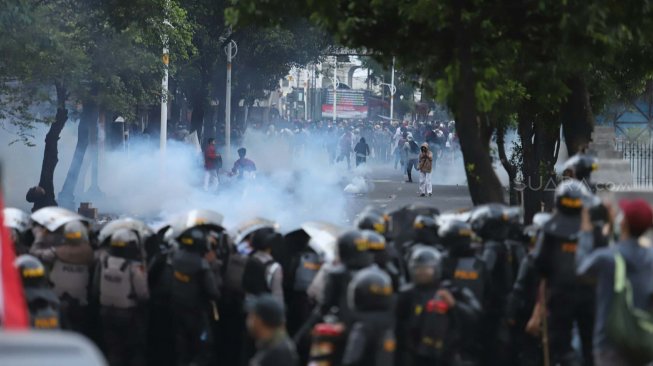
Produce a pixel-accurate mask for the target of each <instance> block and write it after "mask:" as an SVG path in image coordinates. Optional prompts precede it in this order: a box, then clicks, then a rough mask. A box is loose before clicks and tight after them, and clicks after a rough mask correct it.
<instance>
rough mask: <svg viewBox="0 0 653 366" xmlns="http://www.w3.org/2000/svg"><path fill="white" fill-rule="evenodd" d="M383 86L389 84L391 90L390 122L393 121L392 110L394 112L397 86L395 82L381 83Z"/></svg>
mask: <svg viewBox="0 0 653 366" xmlns="http://www.w3.org/2000/svg"><path fill="white" fill-rule="evenodd" d="M379 85H381V86H387V87H388V89H389V90H390V122H392V112H393V103H392V102H393V100H394V99H395V98H394V97H395V93H396V92H397V87H396V86H395V85H394V84H388V83H381V84H379Z"/></svg>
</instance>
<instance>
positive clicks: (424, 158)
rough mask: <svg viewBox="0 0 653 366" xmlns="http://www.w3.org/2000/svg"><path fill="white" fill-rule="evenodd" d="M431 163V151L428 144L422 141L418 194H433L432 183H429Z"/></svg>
mask: <svg viewBox="0 0 653 366" xmlns="http://www.w3.org/2000/svg"><path fill="white" fill-rule="evenodd" d="M432 164H433V153H431V151H429V144H427V143H423V144H422V146H421V147H420V154H419V166H418V168H417V170H419V195H420V197H424V196H426V195H427V194H428V195H429V197H431V196H432V195H433V184H432V183H431V169H432Z"/></svg>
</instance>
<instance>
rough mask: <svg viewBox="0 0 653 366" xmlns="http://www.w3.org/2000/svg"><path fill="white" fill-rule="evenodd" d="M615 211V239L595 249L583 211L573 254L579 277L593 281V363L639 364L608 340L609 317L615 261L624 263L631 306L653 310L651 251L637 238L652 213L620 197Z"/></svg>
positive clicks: (645, 205) (637, 201) (641, 204)
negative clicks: (613, 241)
mask: <svg viewBox="0 0 653 366" xmlns="http://www.w3.org/2000/svg"><path fill="white" fill-rule="evenodd" d="M614 211H616V210H613V220H614V228H615V230H616V234H618V238H619V239H618V242H617V243H616V245H615V246H614V247H613V248H600V249H595V250H593V249H594V248H593V246H594V240H593V237H592V233H593V226H592V223H591V220H590V215H589V211H588V210H587V209H585V210H584V211H583V215H582V226H581V234H580V238H579V243H578V252H577V254H576V262H577V271H578V274H579V275H580V276H584V277H586V278H592V279H594V280H596V318H595V321H594V364H595V366H630V365H633V366H638V365H637V364H635V363H633V362H631V361H630V360H629V359H628V356H629V354H628V351H626V350H624V349H620V348H619V347H618V346H617V345H616V344H615V342H614V340H613V339H610V336H609V323H608V318H609V316H610V312H611V310H613V309H611V306H612V304H614V302H613V298H614V296H615V293H614V286H615V267H616V261H617V260H619V261H622V263H624V264H625V267H626V268H625V269H626V271H625V273H626V279H627V281H628V283H629V284H630V290H631V294H632V304H633V306H634V307H635V308H636V309H641V310H645V311H652V310H653V287H652V286H651V279H652V278H653V250H652V249H651V248H645V247H643V246H641V245H640V244H639V241H638V240H639V238H640V237H641V236H642V235H643V234H644V233H645V232H646V231H648V230H649V229H650V228H651V224H652V223H653V212H652V211H651V207H650V205H649V204H648V203H647V202H646V201H644V200H642V199H635V200H622V201H620V202H619V209H618V211H620V212H619V214H617V215H616V216H615V215H614Z"/></svg>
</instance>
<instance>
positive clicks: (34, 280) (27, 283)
mask: <svg viewBox="0 0 653 366" xmlns="http://www.w3.org/2000/svg"><path fill="white" fill-rule="evenodd" d="M14 267H16V269H17V270H18V274H19V275H20V278H21V279H22V281H23V286H24V287H42V286H45V285H47V282H48V280H47V278H46V276H45V267H44V266H43V263H41V261H40V260H38V258H36V257H34V256H32V255H29V254H23V255H21V256H19V257H18V258H16V260H15V261H14Z"/></svg>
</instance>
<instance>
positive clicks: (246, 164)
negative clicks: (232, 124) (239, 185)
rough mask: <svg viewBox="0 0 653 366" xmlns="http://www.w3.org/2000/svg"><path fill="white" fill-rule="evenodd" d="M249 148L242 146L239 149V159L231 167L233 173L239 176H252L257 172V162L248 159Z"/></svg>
mask: <svg viewBox="0 0 653 366" xmlns="http://www.w3.org/2000/svg"><path fill="white" fill-rule="evenodd" d="M246 155H247V149H245V148H244V147H241V148H240V149H238V157H239V159H238V160H236V161H235V162H234V167H233V168H232V169H231V174H232V175H238V178H240V179H242V178H244V177H246V176H251V175H252V174H254V172H256V164H254V162H253V161H251V160H249V159H247V158H246V157H245V156H246Z"/></svg>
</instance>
